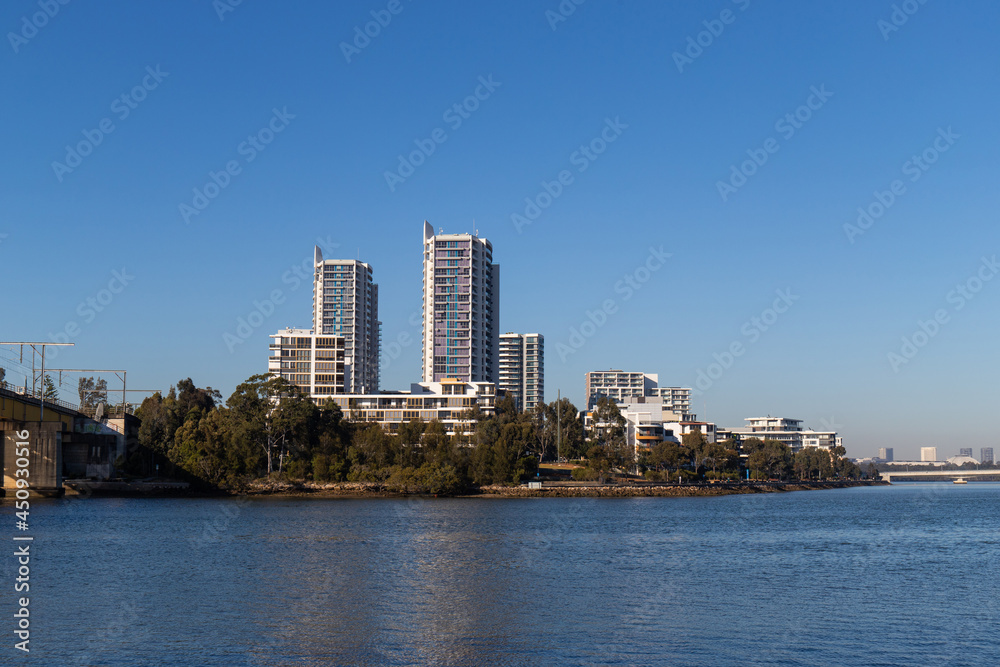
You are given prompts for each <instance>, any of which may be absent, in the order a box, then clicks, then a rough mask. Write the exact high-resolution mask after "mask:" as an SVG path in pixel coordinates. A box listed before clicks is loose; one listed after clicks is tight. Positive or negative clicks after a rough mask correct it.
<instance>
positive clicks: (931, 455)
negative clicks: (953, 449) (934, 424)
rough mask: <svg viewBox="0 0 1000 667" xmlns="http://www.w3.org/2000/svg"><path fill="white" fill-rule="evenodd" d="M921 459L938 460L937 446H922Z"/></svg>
mask: <svg viewBox="0 0 1000 667" xmlns="http://www.w3.org/2000/svg"><path fill="white" fill-rule="evenodd" d="M920 460H921V461H937V460H938V457H937V447H921V448H920Z"/></svg>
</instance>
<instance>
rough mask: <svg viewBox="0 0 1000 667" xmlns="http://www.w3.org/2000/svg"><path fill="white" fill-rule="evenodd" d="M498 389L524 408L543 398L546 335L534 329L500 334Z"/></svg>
mask: <svg viewBox="0 0 1000 667" xmlns="http://www.w3.org/2000/svg"><path fill="white" fill-rule="evenodd" d="M498 375H499V384H498V385H497V386H498V387H499V388H500V389H503V390H504V393H506V394H507V396H510V397H511V398H513V399H514V403H516V404H517V409H518V410H520V411H522V412H527V411H529V410H531V409H533V408H534V407H535V406H536V405H538V404H539V403H544V402H545V337H544V336H542V335H541V334H537V333H529V334H518V333H505V334H503V335H502V336H500V366H499V371H498Z"/></svg>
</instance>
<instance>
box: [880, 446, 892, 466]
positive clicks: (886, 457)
mask: <svg viewBox="0 0 1000 667" xmlns="http://www.w3.org/2000/svg"><path fill="white" fill-rule="evenodd" d="M878 458H879V459H880V460H882V461H885V462H887V463H888V462H890V461H892V447H879V449H878Z"/></svg>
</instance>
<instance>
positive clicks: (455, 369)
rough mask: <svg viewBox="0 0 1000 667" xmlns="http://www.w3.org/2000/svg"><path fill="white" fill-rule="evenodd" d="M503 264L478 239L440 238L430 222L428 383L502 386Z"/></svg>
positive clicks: (426, 247)
mask: <svg viewBox="0 0 1000 667" xmlns="http://www.w3.org/2000/svg"><path fill="white" fill-rule="evenodd" d="M499 327H500V265H499V264H494V263H493V245H492V244H491V243H490V242H489V241H487V240H486V239H481V238H479V237H478V236H476V235H473V234H445V233H443V232H442V233H440V234H436V235H435V234H434V228H433V227H431V225H430V223H428V222H426V221H425V222H424V297H423V329H424V331H423V361H422V367H423V376H424V382H438V381H440V380H442V379H444V378H458V379H460V380H463V381H465V382H496V381H497V371H498V369H499V365H500V360H499V340H500V328H499Z"/></svg>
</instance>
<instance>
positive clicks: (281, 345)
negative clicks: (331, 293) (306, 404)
mask: <svg viewBox="0 0 1000 667" xmlns="http://www.w3.org/2000/svg"><path fill="white" fill-rule="evenodd" d="M271 339H272V340H271V346H270V350H271V355H270V356H269V357H268V360H267V370H268V372H269V373H270V374H272V375H277V376H279V377H282V378H284V379H285V380H287V381H289V382H291V383H292V384H294V385H295V386H297V387H299V388H300V389H301V390H302V391H304V392H306V393H307V394H309V395H310V396H311V397H313V398H314V399H322V398H324V397H326V396H331V395H333V394H343V393H345V392H346V391H347V386H346V384H347V377H348V374H347V363H346V351H345V347H344V337H343V336H317V335H316V334H315V333H314V332H313V331H312V330H310V329H291V328H289V329H283V330H282V331H279V332H278V333H276V334H272V335H271Z"/></svg>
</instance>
